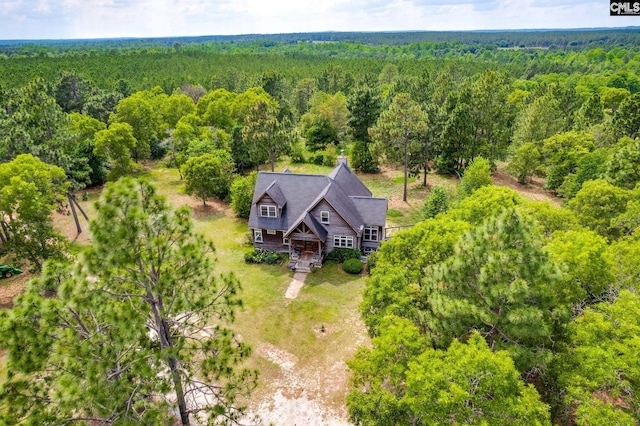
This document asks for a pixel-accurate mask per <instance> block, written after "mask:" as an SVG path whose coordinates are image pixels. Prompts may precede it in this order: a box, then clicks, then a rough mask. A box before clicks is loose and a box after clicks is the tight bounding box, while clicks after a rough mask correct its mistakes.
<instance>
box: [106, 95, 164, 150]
mask: <svg viewBox="0 0 640 426" xmlns="http://www.w3.org/2000/svg"><path fill="white" fill-rule="evenodd" d="M166 97H167V95H165V94H164V93H162V89H160V88H158V87H156V88H155V89H152V90H147V91H141V92H136V93H134V94H132V95H131V96H129V97H127V98H125V99H123V100H121V101H120V102H118V106H117V108H116V113H115V114H114V115H113V116H112V117H111V118H110V121H111V122H112V123H127V124H129V125H130V126H131V129H132V132H133V137H134V138H135V140H136V144H135V145H134V146H133V147H131V148H130V149H131V156H132V157H133V159H134V160H135V161H140V160H145V159H147V158H154V159H157V158H161V157H162V156H160V155H159V154H160V151H158V147H159V143H160V140H161V139H162V137H161V135H162V134H163V133H164V130H165V125H164V124H163V119H162V115H161V112H162V109H161V105H162V104H163V103H164V99H165V98H166ZM152 153H154V154H156V155H154V156H153V157H152Z"/></svg>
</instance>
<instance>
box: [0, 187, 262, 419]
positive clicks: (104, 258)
mask: <svg viewBox="0 0 640 426" xmlns="http://www.w3.org/2000/svg"><path fill="white" fill-rule="evenodd" d="M96 211H97V217H96V219H94V220H93V221H92V222H91V227H90V230H91V233H92V241H93V244H92V246H90V247H88V248H87V249H85V250H84V251H83V252H82V253H81V254H80V256H79V259H78V262H77V263H76V265H75V267H69V266H57V265H49V267H48V268H46V269H45V272H44V273H43V275H42V277H41V278H40V279H37V280H34V281H32V282H31V283H30V284H29V287H28V289H27V291H26V293H25V294H24V295H23V296H21V297H20V298H19V299H18V301H17V304H16V308H15V309H14V310H13V311H12V312H11V313H7V314H4V315H3V317H2V318H1V320H0V327H1V329H2V333H1V337H0V344H2V346H3V347H6V348H8V349H9V361H8V363H7V369H8V379H7V381H6V383H5V384H4V386H3V392H0V395H1V396H0V397H1V398H2V399H3V400H4V401H5V403H6V404H8V406H10V407H12V409H11V410H6V411H4V412H3V413H2V415H3V416H5V418H3V419H2V420H3V421H4V422H6V423H7V424H17V423H19V422H20V421H22V420H25V419H28V420H29V422H32V423H34V424H46V423H49V424H64V423H69V422H73V421H85V422H95V423H101V424H111V423H118V424H131V423H139V424H164V423H171V422H174V421H175V418H173V416H174V414H173V413H174V412H178V413H179V415H180V421H181V423H182V424H185V425H186V424H189V423H190V419H191V418H193V417H198V416H200V415H202V414H203V413H207V414H208V415H209V420H210V421H211V422H212V423H216V422H223V421H237V420H238V419H239V417H240V416H241V415H242V411H243V410H242V408H241V407H237V400H236V395H237V394H238V393H239V392H247V391H249V390H250V389H251V388H253V386H254V384H255V378H256V377H255V372H253V371H249V370H240V371H236V369H235V368H234V366H235V365H236V364H238V363H240V362H242V360H243V359H245V358H246V357H247V356H248V355H249V354H250V348H249V347H248V346H247V345H245V344H243V343H241V342H239V341H238V339H237V337H236V336H235V335H234V334H233V332H232V331H231V330H230V329H228V328H227V323H228V321H230V320H233V316H234V308H236V307H237V306H239V305H240V303H241V301H240V299H239V298H238V294H237V293H238V290H239V285H238V283H237V281H236V280H235V279H234V278H233V276H223V277H221V278H219V279H216V277H215V276H214V274H213V265H212V261H211V258H210V257H209V252H210V251H211V249H212V248H213V247H212V245H211V244H210V243H208V242H207V241H205V240H204V239H203V238H202V237H201V236H199V235H197V234H195V233H194V232H193V228H192V223H191V220H190V215H191V214H190V211H189V210H188V209H187V208H181V209H178V210H176V211H172V210H171V209H170V208H169V207H168V206H167V204H166V202H165V201H164V199H162V198H161V197H159V196H158V195H156V193H155V190H154V189H153V187H151V186H150V185H149V184H148V183H146V182H144V181H141V182H138V181H134V180H132V179H130V178H125V179H121V180H120V181H118V182H117V183H115V184H110V185H109V186H108V187H107V188H106V189H105V191H104V193H103V195H102V198H101V200H100V201H99V202H98V203H97V204H96ZM51 293H54V294H56V296H55V297H50V298H49V297H46V296H44V295H45V294H51ZM202 401H206V402H204V403H203V402H202ZM14 407H15V408H14Z"/></svg>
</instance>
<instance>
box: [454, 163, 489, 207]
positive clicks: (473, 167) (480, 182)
mask: <svg viewBox="0 0 640 426" xmlns="http://www.w3.org/2000/svg"><path fill="white" fill-rule="evenodd" d="M491 184H493V179H492V178H491V164H490V163H489V161H488V160H486V159H484V158H482V157H476V158H475V159H474V160H473V161H472V162H471V164H469V167H467V170H465V172H464V176H462V181H461V182H460V189H459V193H460V195H461V198H466V197H468V196H469V195H471V193H472V192H473V191H475V190H476V189H478V188H481V187H483V186H487V185H491Z"/></svg>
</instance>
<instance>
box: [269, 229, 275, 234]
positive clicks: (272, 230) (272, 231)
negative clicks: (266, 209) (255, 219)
mask: <svg viewBox="0 0 640 426" xmlns="http://www.w3.org/2000/svg"><path fill="white" fill-rule="evenodd" d="M267 234H269V235H276V230H275V229H267Z"/></svg>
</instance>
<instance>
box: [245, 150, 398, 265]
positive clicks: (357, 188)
mask: <svg viewBox="0 0 640 426" xmlns="http://www.w3.org/2000/svg"><path fill="white" fill-rule="evenodd" d="M386 216H387V199H386V198H375V197H373V196H372V194H371V191H369V190H368V189H367V187H366V186H365V185H364V184H363V183H362V182H361V181H360V179H358V177H357V176H356V175H355V174H354V173H353V172H352V171H351V169H349V167H348V165H347V160H346V158H344V157H340V158H339V159H338V166H337V167H336V168H335V169H334V170H333V171H332V172H331V174H329V175H328V176H324V175H310V174H294V173H291V172H289V171H288V170H285V171H284V172H282V173H271V172H260V173H258V178H257V181H256V187H255V190H254V193H253V203H252V205H251V213H250V216H249V228H251V230H252V232H253V246H254V248H256V249H264V250H269V251H275V252H284V253H289V256H290V262H291V266H292V267H300V266H303V267H305V266H308V265H311V266H315V267H319V266H321V265H322V259H323V258H324V256H326V255H327V254H328V253H329V252H331V251H332V250H333V249H334V248H338V247H343V248H354V249H358V250H360V251H362V252H363V253H365V254H366V253H368V252H370V251H371V250H375V249H377V248H378V247H379V246H380V241H381V240H383V239H384V237H385V235H384V232H385V221H386ZM299 259H301V260H304V261H306V263H307V264H306V265H304V264H303V262H299ZM301 264H302V265H301Z"/></svg>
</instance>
